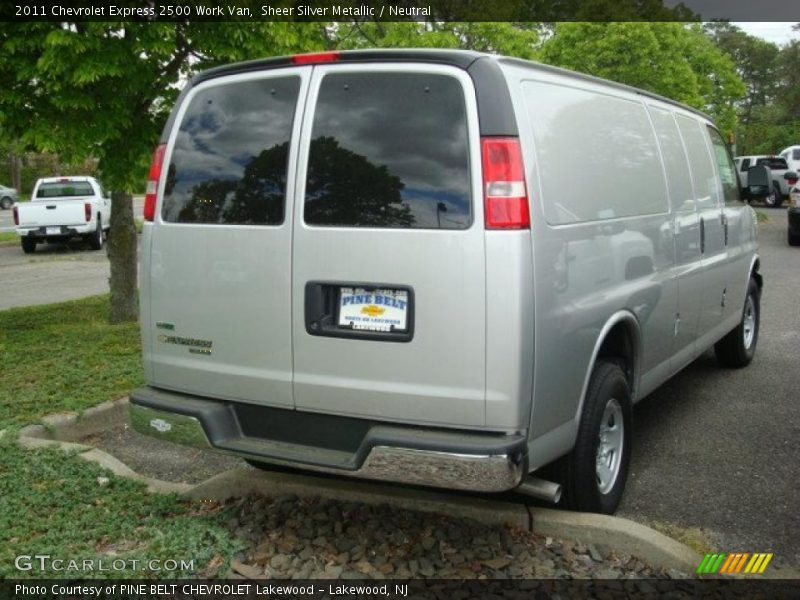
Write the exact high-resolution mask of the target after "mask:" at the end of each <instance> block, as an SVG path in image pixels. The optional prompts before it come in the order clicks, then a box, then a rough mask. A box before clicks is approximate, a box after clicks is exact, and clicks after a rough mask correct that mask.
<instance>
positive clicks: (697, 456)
mask: <svg viewBox="0 0 800 600" xmlns="http://www.w3.org/2000/svg"><path fill="white" fill-rule="evenodd" d="M758 210H760V211H762V212H764V213H765V214H767V215H768V216H769V219H770V220H769V221H768V222H767V223H762V224H761V226H760V229H759V241H760V244H761V249H760V255H761V272H762V274H763V275H764V293H763V296H762V299H761V306H762V319H761V332H760V334H759V340H758V350H757V352H756V356H755V359H754V360H753V362H752V363H751V364H750V366H749V367H747V368H745V369H742V370H728V369H722V368H720V367H718V366H717V363H716V361H715V359H714V355H713V352H710V353H708V354H706V355H704V356H703V357H701V358H700V359H699V360H697V361H696V362H695V363H694V364H692V365H690V366H689V367H687V368H686V369H685V370H684V371H683V372H682V373H680V374H678V375H677V376H675V377H674V378H673V379H672V380H671V381H669V382H667V383H666V384H665V385H664V386H662V387H661V388H660V389H658V390H657V391H656V392H655V393H653V394H652V395H651V396H650V397H649V398H646V399H645V400H643V401H642V402H641V403H640V404H638V405H637V407H636V409H635V412H634V442H633V443H634V448H633V451H634V454H633V460H632V464H631V471H632V472H631V478H630V479H629V481H628V486H627V489H626V492H625V497H624V499H623V504H622V506H621V508H620V512H619V514H620V516H625V517H629V518H633V519H635V520H640V521H644V522H647V521H661V522H667V523H675V524H677V525H680V526H682V527H694V528H702V529H704V530H705V531H706V532H707V533H708V534H710V536H711V538H712V539H713V540H714V541H715V542H716V543H717V544H719V546H718V548H715V549H717V550H719V551H730V552H733V551H744V552H775V558H774V559H773V560H774V561H775V562H776V563H781V564H784V565H787V566H795V567H796V566H800V515H799V514H798V508H800V367H799V366H798V351H800V310H798V302H800V248H791V247H789V246H788V244H787V242H786V213H785V210H781V209H778V210H768V209H762V208H759V209H758Z"/></svg>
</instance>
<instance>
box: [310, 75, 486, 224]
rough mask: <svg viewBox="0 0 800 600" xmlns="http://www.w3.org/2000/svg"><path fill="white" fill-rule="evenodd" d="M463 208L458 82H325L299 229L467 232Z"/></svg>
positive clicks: (351, 78)
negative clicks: (302, 226) (397, 229)
mask: <svg viewBox="0 0 800 600" xmlns="http://www.w3.org/2000/svg"><path fill="white" fill-rule="evenodd" d="M470 204H471V202H470V176H469V144H468V137H467V117H466V107H465V104H464V92H463V89H462V86H461V84H460V83H459V81H458V80H457V79H455V78H453V77H449V76H446V75H437V74H424V73H386V72H384V73H364V72H360V73H332V74H328V75H326V76H325V78H324V79H323V80H322V84H321V87H320V91H319V98H318V100H317V106H316V110H315V112H314V123H313V131H312V135H311V142H310V149H309V158H308V171H307V176H306V190H305V204H304V218H305V222H306V223H308V224H310V225H327V226H340V227H386V228H417V229H425V228H430V229H437V228H438V229H465V228H467V227H469V225H470V223H471V206H470Z"/></svg>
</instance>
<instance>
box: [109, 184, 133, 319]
mask: <svg viewBox="0 0 800 600" xmlns="http://www.w3.org/2000/svg"><path fill="white" fill-rule="evenodd" d="M110 225H111V228H110V229H109V232H108V233H109V235H108V259H109V261H110V262H111V277H110V278H109V279H108V283H109V286H110V287H111V318H110V320H111V323H123V322H125V321H136V320H137V319H138V318H139V290H138V285H137V268H138V266H137V260H136V254H137V252H136V250H137V249H136V243H137V235H136V225H135V223H134V222H133V198H132V197H131V195H130V194H129V193H126V192H113V193H112V194H111V223H110Z"/></svg>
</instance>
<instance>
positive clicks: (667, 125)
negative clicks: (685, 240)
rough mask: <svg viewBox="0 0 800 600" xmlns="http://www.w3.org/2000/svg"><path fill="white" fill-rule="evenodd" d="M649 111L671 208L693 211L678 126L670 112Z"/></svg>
mask: <svg viewBox="0 0 800 600" xmlns="http://www.w3.org/2000/svg"><path fill="white" fill-rule="evenodd" d="M649 109H650V116H651V117H652V119H653V126H654V127H655V130H656V137H657V138H658V143H659V144H660V146H661V154H662V156H663V157H664V166H665V168H666V170H667V184H668V186H669V193H670V197H671V198H672V207H673V208H674V209H675V210H676V211H693V210H694V192H693V191H692V179H691V176H690V175H689V164H688V163H687V162H686V153H685V152H684V151H683V143H682V142H681V137H680V134H679V133H678V126H677V125H676V124H675V118H674V117H673V116H672V113H671V112H670V111H668V110H665V109H663V108H657V107H655V106H650V107H649Z"/></svg>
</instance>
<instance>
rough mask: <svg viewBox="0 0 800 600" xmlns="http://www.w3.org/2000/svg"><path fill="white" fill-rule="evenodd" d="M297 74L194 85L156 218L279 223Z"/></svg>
mask: <svg viewBox="0 0 800 600" xmlns="http://www.w3.org/2000/svg"><path fill="white" fill-rule="evenodd" d="M299 89H300V80H299V79H298V78H297V77H282V78H276V79H262V80H257V81H246V82H241V83H232V84H227V85H220V86H216V87H212V88H208V89H206V90H203V91H200V92H198V93H197V95H195V96H194V98H193V99H192V102H191V104H190V105H189V107H188V109H187V111H186V114H185V116H184V118H183V121H182V122H181V126H180V130H179V131H178V137H177V139H176V142H175V148H174V150H173V153H172V159H171V162H170V165H169V170H168V171H167V182H166V188H165V191H164V203H163V209H162V217H163V218H164V220H165V221H172V222H179V223H208V224H218V223H225V224H238V225H276V224H280V223H282V222H283V215H284V205H285V199H286V170H287V166H288V156H289V138H290V136H291V131H292V121H293V118H294V110H295V105H296V104H297V95H298V91H299Z"/></svg>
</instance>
